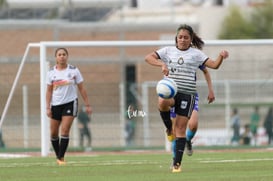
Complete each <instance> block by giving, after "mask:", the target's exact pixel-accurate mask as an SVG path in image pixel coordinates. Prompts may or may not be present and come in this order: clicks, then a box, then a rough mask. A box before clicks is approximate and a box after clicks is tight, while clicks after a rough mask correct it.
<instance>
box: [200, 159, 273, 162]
mask: <svg viewBox="0 0 273 181" xmlns="http://www.w3.org/2000/svg"><path fill="white" fill-rule="evenodd" d="M256 161H273V158H252V159H236V160H207V161H200V162H201V163H234V162H256Z"/></svg>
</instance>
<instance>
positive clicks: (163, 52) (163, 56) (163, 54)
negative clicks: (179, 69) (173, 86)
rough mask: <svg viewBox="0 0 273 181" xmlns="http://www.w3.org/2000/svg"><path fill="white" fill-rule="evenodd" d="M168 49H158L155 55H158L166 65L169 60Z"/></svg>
mask: <svg viewBox="0 0 273 181" xmlns="http://www.w3.org/2000/svg"><path fill="white" fill-rule="evenodd" d="M167 49H168V47H163V48H161V49H158V50H157V51H156V52H155V53H156V54H157V55H158V57H159V59H160V60H162V61H163V62H164V63H166V64H167V63H168V60H167V56H166V55H167Z"/></svg>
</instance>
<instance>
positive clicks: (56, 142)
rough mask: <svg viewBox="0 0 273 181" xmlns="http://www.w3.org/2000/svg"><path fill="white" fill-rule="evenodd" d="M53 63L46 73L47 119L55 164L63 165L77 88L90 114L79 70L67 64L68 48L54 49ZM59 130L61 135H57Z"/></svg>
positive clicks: (74, 115)
mask: <svg viewBox="0 0 273 181" xmlns="http://www.w3.org/2000/svg"><path fill="white" fill-rule="evenodd" d="M55 59H56V65H55V66H54V67H52V68H51V69H50V70H49V71H48V73H47V90H46V109H47V116H48V117H49V118H50V132H51V133H50V137H51V144H52V147H53V149H54V151H55V154H56V157H57V164H58V165H65V163H66V162H65V160H64V156H65V153H66V150H67V147H68V144H69V132H70V128H71V125H72V123H73V120H74V118H75V117H76V116H77V112H78V96H77V89H78V90H79V92H80V94H81V96H82V98H83V101H84V104H85V107H86V112H87V113H88V114H91V113H92V109H91V107H90V103H89V100H88V97H87V92H86V89H85V87H84V85H83V77H82V75H81V73H80V71H79V69H78V68H77V67H75V66H72V65H70V64H68V63H67V61H68V51H67V49H65V48H58V49H57V50H56V51H55ZM59 130H60V137H59Z"/></svg>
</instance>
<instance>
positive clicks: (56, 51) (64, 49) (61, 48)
mask: <svg viewBox="0 0 273 181" xmlns="http://www.w3.org/2000/svg"><path fill="white" fill-rule="evenodd" d="M59 50H63V51H65V53H66V54H67V55H68V51H67V49H66V48H63V47H60V48H57V49H56V50H55V57H56V55H57V53H58V51H59Z"/></svg>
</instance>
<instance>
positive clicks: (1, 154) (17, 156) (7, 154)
mask: <svg viewBox="0 0 273 181" xmlns="http://www.w3.org/2000/svg"><path fill="white" fill-rule="evenodd" d="M25 157H30V156H29V155H25V154H12V153H0V158H25Z"/></svg>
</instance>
